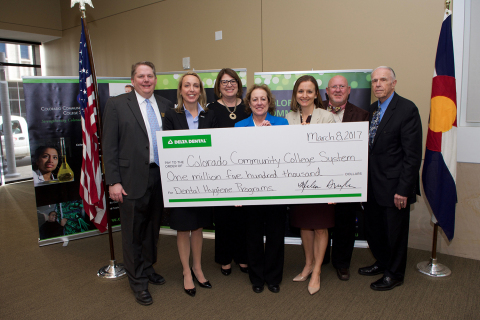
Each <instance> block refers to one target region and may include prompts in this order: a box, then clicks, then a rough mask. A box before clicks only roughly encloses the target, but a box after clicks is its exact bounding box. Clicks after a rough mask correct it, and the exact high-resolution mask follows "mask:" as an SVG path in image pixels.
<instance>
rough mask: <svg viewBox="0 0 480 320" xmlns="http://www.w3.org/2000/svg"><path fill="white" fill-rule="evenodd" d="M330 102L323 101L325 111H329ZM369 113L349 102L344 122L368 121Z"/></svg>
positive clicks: (344, 113)
mask: <svg viewBox="0 0 480 320" xmlns="http://www.w3.org/2000/svg"><path fill="white" fill-rule="evenodd" d="M327 106H328V100H325V101H323V109H325V110H327ZM368 118H369V113H368V111H366V110H363V109H361V108H359V107H357V106H356V105H354V104H352V103H350V102H348V101H347V104H346V105H345V111H344V112H343V120H342V122H359V121H368Z"/></svg>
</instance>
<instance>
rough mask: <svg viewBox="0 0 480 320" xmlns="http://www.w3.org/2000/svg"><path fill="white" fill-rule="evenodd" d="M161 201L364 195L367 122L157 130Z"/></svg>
mask: <svg viewBox="0 0 480 320" xmlns="http://www.w3.org/2000/svg"><path fill="white" fill-rule="evenodd" d="M157 141H158V152H159V158H160V172H161V178H162V187H163V198H164V202H165V207H198V206H230V205H232V206H233V205H254V204H255V205H256V204H298V203H328V202H361V201H366V200H367V170H368V122H353V123H332V124H312V125H306V126H301V125H298V126H274V127H248V128H223V129H201V130H178V131H161V132H157Z"/></svg>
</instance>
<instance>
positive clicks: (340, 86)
mask: <svg viewBox="0 0 480 320" xmlns="http://www.w3.org/2000/svg"><path fill="white" fill-rule="evenodd" d="M330 88H332V89H334V90H337V89H340V90H343V89H345V88H346V87H345V86H344V85H342V84H341V85H339V86H337V85H334V86H331V87H330Z"/></svg>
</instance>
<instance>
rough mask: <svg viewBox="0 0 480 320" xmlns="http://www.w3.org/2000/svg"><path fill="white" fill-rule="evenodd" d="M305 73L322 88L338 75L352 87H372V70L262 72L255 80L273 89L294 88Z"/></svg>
mask: <svg viewBox="0 0 480 320" xmlns="http://www.w3.org/2000/svg"><path fill="white" fill-rule="evenodd" d="M303 75H310V76H312V77H314V78H315V79H316V80H317V82H318V87H319V88H320V89H325V88H326V87H327V85H328V81H329V80H330V79H331V78H332V77H333V76H336V75H341V76H344V77H345V78H346V79H347V81H348V84H349V85H350V86H351V87H352V89H370V81H371V77H370V72H338V73H322V74H320V73H296V74H291V73H289V74H262V75H255V76H254V82H255V83H256V84H266V85H268V86H269V87H270V89H271V90H293V86H294V85H295V81H297V79H298V78H300V77H301V76H303Z"/></svg>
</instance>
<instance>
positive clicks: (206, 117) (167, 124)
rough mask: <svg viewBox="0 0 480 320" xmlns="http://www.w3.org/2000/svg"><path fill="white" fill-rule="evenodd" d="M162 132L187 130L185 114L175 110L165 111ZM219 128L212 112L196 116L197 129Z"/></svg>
mask: <svg viewBox="0 0 480 320" xmlns="http://www.w3.org/2000/svg"><path fill="white" fill-rule="evenodd" d="M162 121H163V130H188V129H189V128H188V122H187V117H186V115H185V112H183V111H182V112H180V113H179V112H177V111H176V110H175V109H170V110H167V112H166V113H165V117H164V118H162ZM208 128H219V125H218V122H217V119H216V117H215V113H214V112H213V110H208V109H207V110H206V111H202V112H201V113H200V114H199V116H198V129H208Z"/></svg>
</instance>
